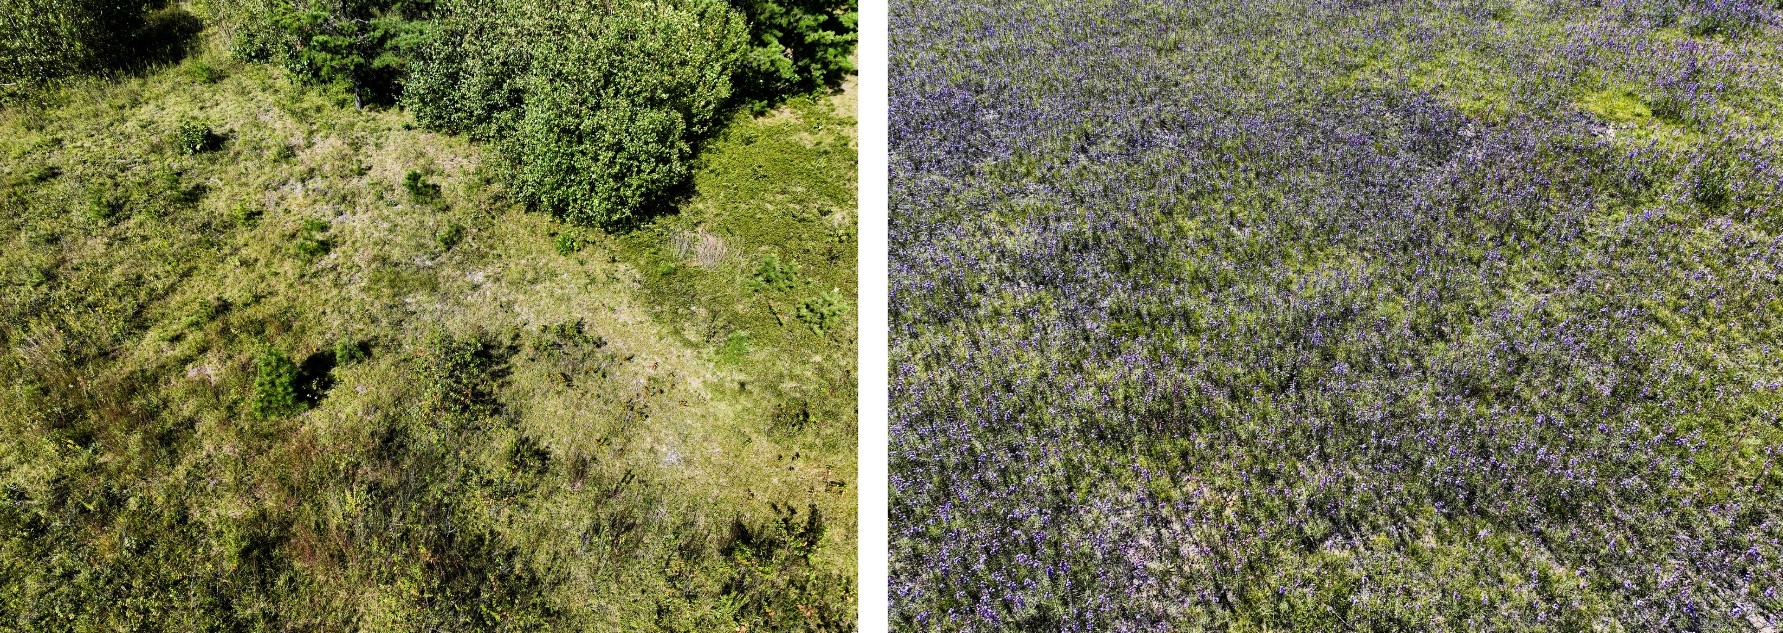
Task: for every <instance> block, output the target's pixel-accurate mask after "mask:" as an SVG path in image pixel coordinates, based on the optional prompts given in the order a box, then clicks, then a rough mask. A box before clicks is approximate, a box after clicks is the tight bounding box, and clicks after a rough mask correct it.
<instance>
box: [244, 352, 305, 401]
mask: <svg viewBox="0 0 1783 633" xmlns="http://www.w3.org/2000/svg"><path fill="white" fill-rule="evenodd" d="M301 409H302V405H301V404H299V403H298V401H297V364H296V363H293V362H291V357H289V356H286V355H285V353H284V352H282V351H279V349H278V348H275V347H272V346H270V345H269V346H266V347H265V348H262V349H261V351H260V356H259V358H258V359H256V360H255V362H254V400H253V402H252V403H251V405H250V407H249V410H250V411H251V412H252V413H253V414H254V416H255V417H258V418H262V419H273V418H281V417H285V416H288V415H291V414H294V413H297V412H298V411H299V410H301Z"/></svg>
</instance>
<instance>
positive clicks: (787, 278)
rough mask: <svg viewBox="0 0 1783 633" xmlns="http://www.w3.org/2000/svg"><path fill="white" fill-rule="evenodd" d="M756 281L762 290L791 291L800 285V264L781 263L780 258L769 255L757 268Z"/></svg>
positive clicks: (763, 258)
mask: <svg viewBox="0 0 1783 633" xmlns="http://www.w3.org/2000/svg"><path fill="white" fill-rule="evenodd" d="M753 276H754V277H755V281H756V283H757V284H760V285H761V287H762V288H778V289H782V290H791V289H792V288H793V287H794V286H797V285H798V283H799V266H798V262H792V261H788V262H785V263H781V261H780V258H779V257H777V256H775V255H772V254H769V255H767V256H765V257H762V259H761V264H760V265H757V266H756V267H755V274H754V275H753Z"/></svg>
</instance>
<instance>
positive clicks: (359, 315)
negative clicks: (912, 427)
mask: <svg viewBox="0 0 1783 633" xmlns="http://www.w3.org/2000/svg"><path fill="white" fill-rule="evenodd" d="M855 24H856V2H855V0H819V1H805V0H617V1H604V2H597V1H594V0H190V1H186V2H168V1H159V2H158V1H149V2H143V1H129V0H7V1H6V2H5V3H4V4H0V630H7V631H86V630H92V631H97V630H161V629H178V630H186V629H190V630H254V631H292V630H303V631H853V630H855V629H856V619H857V616H858V613H857V607H856V604H857V596H858V588H857V587H856V585H855V582H856V581H855V579H856V573H857V569H858V567H857V565H858V561H857V560H856V554H855V552H856V549H857V547H856V546H857V537H856V534H857V531H858V527H859V526H858V525H857V522H856V494H857V491H856V483H857V481H856V468H857V455H856V449H855V446H856V432H857V424H858V422H857V420H858V411H857V400H858V398H857V393H856V379H857V375H856V373H855V372H856V367H855V365H856V357H857V345H858V344H857V336H856V323H857V314H856V312H857V309H856V308H857V305H858V304H857V295H856V265H857V217H858V214H857V199H856V198H857V194H856V191H857V189H856V185H857V175H856V174H857V154H858V152H857V149H856V148H857V144H858V142H857V135H856V120H857V113H856V110H857V108H856V105H855V104H856V101H855V98H856V95H855V93H856V90H855V88H854V86H855V74H854V65H855V62H856V58H855V52H854V47H855V41H856V34H855Z"/></svg>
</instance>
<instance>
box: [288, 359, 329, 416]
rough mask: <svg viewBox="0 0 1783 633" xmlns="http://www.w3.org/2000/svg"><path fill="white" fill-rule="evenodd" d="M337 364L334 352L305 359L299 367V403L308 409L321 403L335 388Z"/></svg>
mask: <svg viewBox="0 0 1783 633" xmlns="http://www.w3.org/2000/svg"><path fill="white" fill-rule="evenodd" d="M335 364H336V361H335V357H334V351H333V350H323V351H320V352H316V353H314V354H310V355H309V358H305V359H303V362H302V363H300V364H299V365H298V366H297V401H298V402H301V403H303V405H304V406H306V407H313V406H316V405H317V404H319V403H321V402H322V398H323V397H326V396H327V395H328V390H329V389H333V388H334V366H335Z"/></svg>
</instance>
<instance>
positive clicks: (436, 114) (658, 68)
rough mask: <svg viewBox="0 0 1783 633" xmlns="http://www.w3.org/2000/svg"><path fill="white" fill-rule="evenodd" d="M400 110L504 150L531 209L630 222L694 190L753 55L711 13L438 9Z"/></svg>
mask: <svg viewBox="0 0 1783 633" xmlns="http://www.w3.org/2000/svg"><path fill="white" fill-rule="evenodd" d="M439 24H440V32H439V37H438V38H437V39H436V40H434V42H433V44H432V45H430V46H428V47H426V48H425V49H423V50H422V52H421V55H420V58H419V59H418V60H416V62H415V68H414V72H413V73H412V74H411V80H410V82H409V88H408V91H407V93H406V94H405V101H406V102H407V103H408V105H409V107H410V109H411V110H412V111H413V112H414V113H415V117H416V119H417V120H419V121H420V122H421V123H422V124H423V125H425V126H428V127H430V128H434V129H439V130H442V131H449V132H462V133H467V134H470V135H471V136H472V137H474V138H481V139H486V140H495V139H499V140H500V141H501V142H500V145H499V147H500V148H501V149H502V151H503V153H504V154H505V155H506V156H507V157H509V158H510V159H511V161H512V167H513V170H514V185H515V191H516V193H517V194H518V195H519V196H520V198H521V199H522V200H524V201H525V202H527V203H528V204H530V205H532V206H534V207H536V208H540V209H543V210H547V211H550V212H553V213H556V214H559V215H561V216H564V217H567V218H570V219H573V220H576V221H580V222H587V223H596V224H607V223H613V222H619V221H623V220H625V219H626V218H628V217H629V216H630V215H631V214H632V213H633V211H634V210H636V209H638V208H640V207H643V206H646V205H648V204H650V203H652V202H653V201H655V200H656V199H658V198H659V197H660V196H661V195H662V194H663V193H664V192H666V191H668V190H669V189H670V188H672V187H674V186H675V185H676V184H678V183H680V182H682V181H684V180H685V179H686V178H687V175H688V173H689V172H688V170H689V161H690V159H691V158H692V154H693V144H694V143H695V142H696V141H697V140H698V139H699V138H700V137H701V136H703V135H704V134H706V133H707V132H709V131H710V130H711V128H712V127H713V125H714V124H715V123H716V122H717V120H718V115H719V112H720V109H721V108H722V107H723V106H724V104H725V103H727V102H728V100H729V98H730V96H731V83H730V76H731V73H732V71H733V69H734V68H735V64H736V62H737V60H738V59H739V58H740V57H741V56H742V54H743V51H744V49H745V47H746V45H747V30H746V28H745V26H744V22H743V19H742V16H741V15H740V14H738V13H737V12H735V11H733V10H731V9H730V8H729V7H727V6H725V5H724V4H723V3H721V2H718V1H717V0H682V1H677V2H632V3H625V4H621V5H616V6H610V7H602V6H589V5H582V4H568V5H565V4H559V3H553V2H548V1H527V2H515V3H508V4H501V5H496V6H494V7H489V6H473V3H470V2H456V1H455V2H448V3H445V4H443V5H442V6H441V18H440V22H439Z"/></svg>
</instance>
